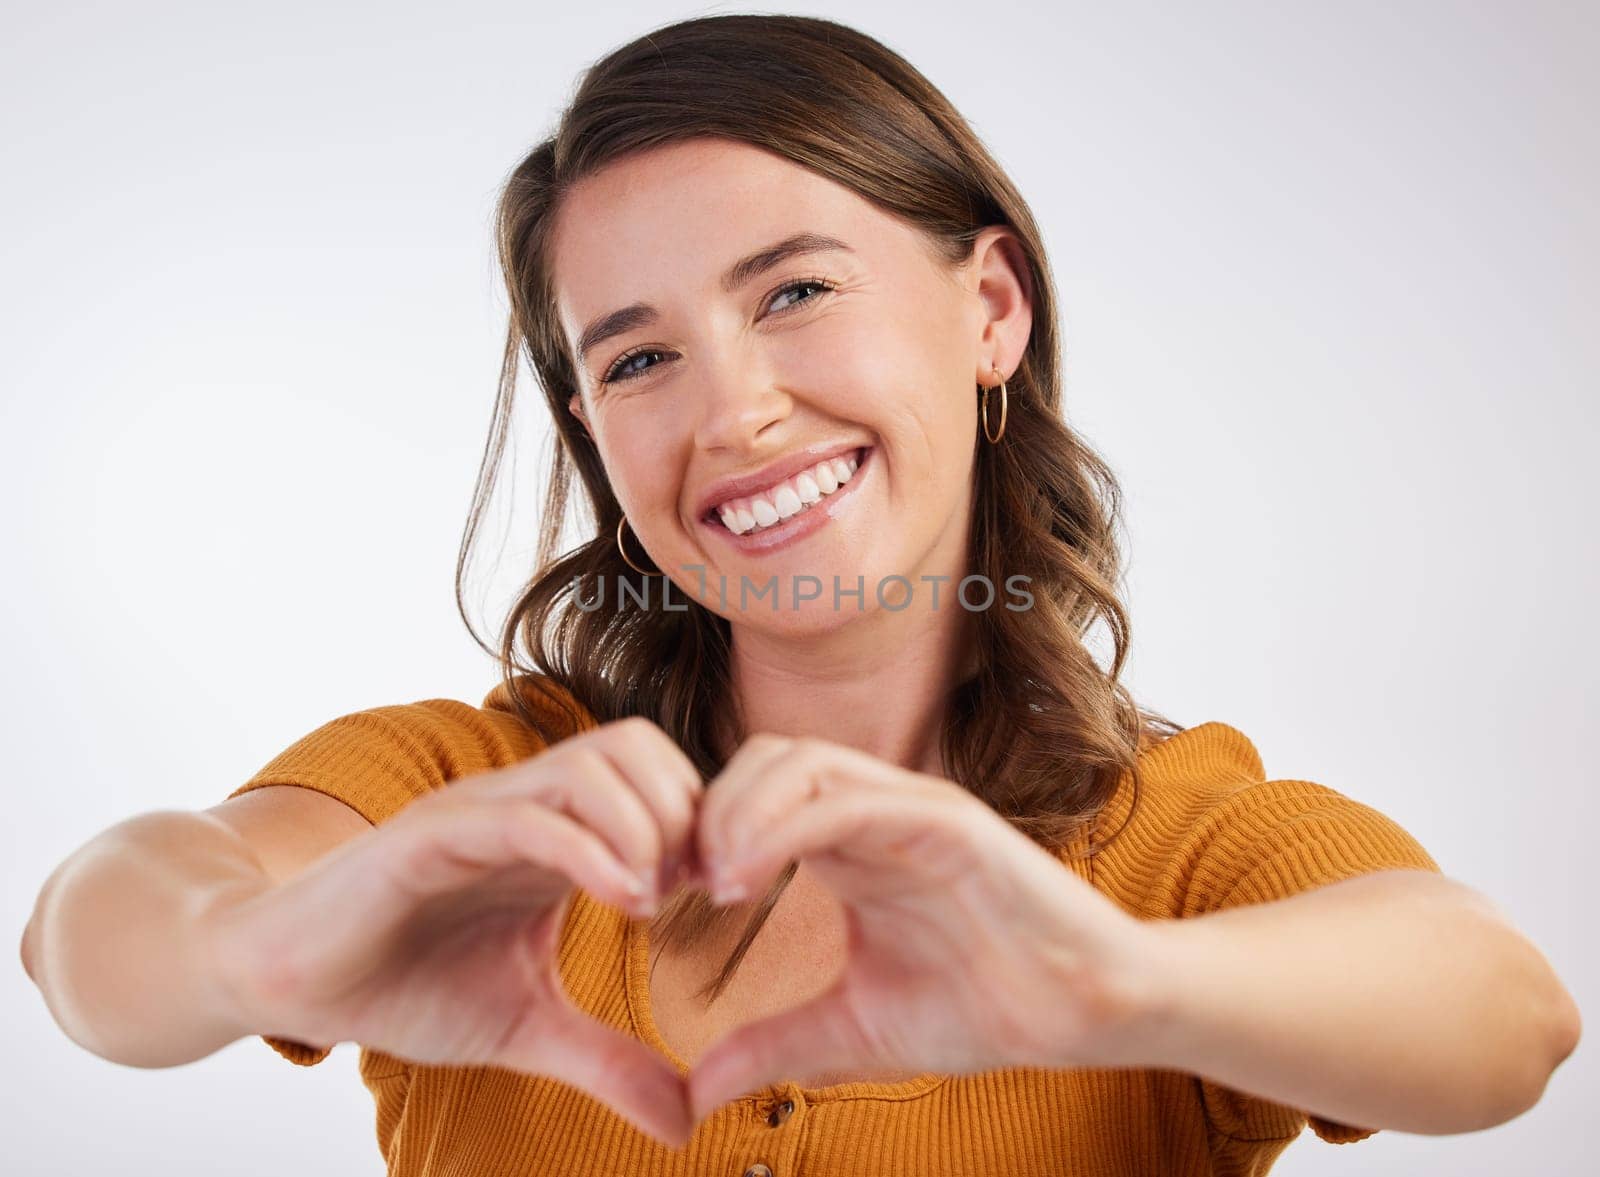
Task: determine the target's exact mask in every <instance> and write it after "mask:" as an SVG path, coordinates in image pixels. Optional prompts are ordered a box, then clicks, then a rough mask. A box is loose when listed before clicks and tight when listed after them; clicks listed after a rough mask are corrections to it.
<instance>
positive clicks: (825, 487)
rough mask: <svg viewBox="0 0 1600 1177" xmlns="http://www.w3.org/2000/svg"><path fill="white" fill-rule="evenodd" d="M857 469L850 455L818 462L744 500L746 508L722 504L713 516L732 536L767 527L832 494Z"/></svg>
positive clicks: (858, 463) (848, 479)
mask: <svg viewBox="0 0 1600 1177" xmlns="http://www.w3.org/2000/svg"><path fill="white" fill-rule="evenodd" d="M859 466H860V462H859V461H858V460H857V459H856V457H855V455H854V454H852V455H850V457H849V458H830V459H828V460H827V461H825V462H818V463H817V464H816V465H815V466H813V467H812V468H811V469H809V470H805V471H802V472H801V473H799V474H797V475H795V476H794V477H793V478H792V479H790V480H788V481H785V482H780V483H779V484H778V485H777V486H776V487H774V488H773V489H772V490H769V491H767V492H765V494H761V495H752V496H750V497H749V498H748V499H747V500H745V502H747V503H748V504H749V505H748V506H747V507H745V506H734V505H733V504H732V503H725V504H723V505H722V506H721V507H719V508H718V509H717V514H718V516H719V517H720V518H721V519H722V523H723V526H725V527H726V528H727V529H728V530H729V531H731V532H733V533H734V534H735V535H743V534H745V533H746V532H748V531H753V530H757V529H759V528H763V527H771V526H772V525H773V524H775V523H779V522H781V521H782V520H784V519H789V518H792V517H793V516H795V515H797V514H799V513H800V512H801V511H803V510H805V508H807V507H809V506H811V505H813V504H815V503H819V502H821V501H822V500H823V499H824V498H826V497H827V496H828V495H831V494H833V493H834V492H835V491H837V490H838V489H839V488H840V487H841V486H843V485H844V484H845V483H846V482H849V481H850V478H851V476H852V475H853V474H855V472H856V469H857V468H858V467H859Z"/></svg>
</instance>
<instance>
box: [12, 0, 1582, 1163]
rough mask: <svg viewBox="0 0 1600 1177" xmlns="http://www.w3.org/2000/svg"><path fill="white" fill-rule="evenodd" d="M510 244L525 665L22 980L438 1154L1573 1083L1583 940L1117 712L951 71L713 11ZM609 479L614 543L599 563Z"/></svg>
mask: <svg viewBox="0 0 1600 1177" xmlns="http://www.w3.org/2000/svg"><path fill="white" fill-rule="evenodd" d="M499 240H500V256H501V262H502V265H503V267H504V269H505V273H506V278H507V287H508V290H509V292H510V296H511V331H510V337H509V340H508V346H507V349H506V363H505V369H504V376H503V380H502V389H501V399H500V403H499V405H498V406H497V412H496V419H495V422H494V425H493V428H492V433H491V446H490V449H489V451H488V453H487V454H486V457H485V462H484V468H483V471H482V477H481V478H480V483H479V501H478V502H477V503H475V505H474V511H473V515H472V519H471V520H470V521H469V526H468V529H467V534H466V537H465V539H464V545H463V566H464V564H465V559H466V556H467V555H468V553H469V551H470V548H471V545H472V541H473V538H474V535H475V531H476V525H477V520H478V518H479V516H480V513H481V508H482V506H483V502H484V500H485V497H486V494H487V491H488V490H489V489H490V488H492V485H493V481H494V478H495V475H496V472H497V470H498V465H499V457H500V448H499V447H500V445H501V443H502V441H503V438H504V430H505V426H506V424H507V422H508V420H509V414H510V412H511V398H512V391H513V389H514V383H515V373H516V367H517V363H518V361H519V359H520V357H521V356H522V355H523V354H524V353H526V355H527V356H528V358H529V360H530V362H531V363H532V364H533V366H534V368H535V370H536V371H537V373H538V375H539V378H540V383H541V385H542V387H543V389H544V391H545V394H546V397H547V400H548V404H549V407H550V410H551V412H552V415H553V418H554V420H555V422H556V427H557V430H558V432H559V434H560V437H561V442H562V444H561V446H560V450H559V453H558V455H557V459H556V464H555V468H554V473H553V477H552V482H551V489H550V495H549V498H548V501H547V502H546V504H545V519H544V533H543V542H542V545H541V553H540V560H539V569H538V571H537V573H536V575H535V576H534V578H533V580H532V581H531V583H530V584H529V585H528V586H527V588H526V589H525V591H524V592H523V594H522V595H521V597H520V599H519V601H518V602H517V604H516V606H515V608H514V610H513V612H512V614H511V616H510V617H509V618H508V620H507V623H506V625H505V627H504V629H503V632H502V634H501V637H500V640H499V643H498V647H497V648H496V649H495V650H494V651H493V652H494V653H495V654H496V656H497V658H498V661H499V663H500V665H501V668H502V681H501V682H500V683H499V685H498V686H497V687H496V688H495V689H494V690H493V691H491V692H490V694H489V695H488V697H487V698H486V699H485V700H484V701H483V704H482V706H479V707H473V706H470V705H468V704H466V703H461V702H457V701H454V700H447V699H430V700H424V701H420V702H415V703H410V704H403V705H394V706H387V707H378V708H373V709H370V710H367V711H361V712H356V713H353V714H350V715H345V716H341V717H339V718H337V719H335V720H333V721H331V722H330V723H328V724H326V725H324V726H323V727H321V728H319V729H317V730H316V731H314V732H312V733H310V734H308V735H307V736H305V737H304V738H303V739H301V740H299V741H297V742H296V743H294V744H293V745H292V746H290V747H289V748H287V749H286V750H285V751H284V752H283V753H282V754H281V755H279V756H277V757H275V758H274V759H273V760H272V762H271V763H269V764H268V765H266V766H265V767H264V768H263V769H262V770H261V771H260V772H258V773H257V774H255V775H254V776H253V777H251V778H250V779H249V780H248V781H247V782H245V784H243V785H242V786H241V787H240V788H238V789H236V790H235V791H234V793H233V794H232V795H231V796H230V798H229V799H228V800H226V801H225V802H223V803H221V804H219V805H218V806H216V807H215V808H213V809H211V810H208V811H206V812H204V813H201V814H190V813H171V812H164V813H153V814H144V815H141V816H139V817H136V818H133V819H130V820H129V821H128V822H125V823H122V824H121V825H119V826H117V827H114V828H113V829H112V830H109V831H106V832H105V833H104V834H102V835H101V836H100V837H99V838H97V839H95V840H94V841H93V842H91V843H90V844H89V845H88V846H86V847H85V848H84V849H83V850H80V851H79V852H78V853H77V854H75V855H74V856H73V857H72V858H70V859H68V861H67V862H66V863H63V864H62V866H61V867H60V868H58V870H57V871H56V872H55V873H54V874H53V875H52V876H51V878H50V880H48V881H47V883H46V884H45V887H44V889H43V890H42V892H41V895H40V898H39V902H38V905H37V908H36V911H35V915H34V918H33V919H32V921H30V924H29V927H28V930H27V934H26V936H25V938H24V943H23V956H24V961H25V963H26V965H27V967H28V970H29V973H30V975H32V976H33V977H34V978H35V980H36V981H37V982H38V984H39V985H40V988H41V990H42V991H43V993H44V995H45V998H46V1000H47V1001H48V1002H49V1004H50V1008H51V1010H52V1012H53V1013H54V1014H55V1016H56V1017H57V1019H58V1021H59V1022H60V1024H61V1025H62V1027H63V1029H64V1030H65V1031H66V1032H67V1033H68V1034H69V1035H71V1036H72V1037H73V1038H74V1039H75V1040H77V1041H79V1042H80V1043H82V1044H84V1045H85V1046H87V1047H89V1048H90V1049H93V1050H96V1051H97V1052H98V1053H101V1054H102V1055H104V1056H105V1057H107V1058H111V1059H114V1060H116V1061H121V1062H125V1063H129V1064H132V1065H142V1066H165V1065H173V1064H175V1063H180V1062H185V1061H189V1060H191V1059H195V1058H199V1057H203V1056H204V1055H206V1054H208V1053H210V1052H211V1051H214V1050H216V1049H218V1048H220V1047H221V1046H223V1045H225V1044H227V1043H229V1042H231V1041H233V1040H235V1039H237V1038H239V1037H241V1036H244V1035H247V1034H262V1035H264V1036H265V1037H266V1039H267V1041H268V1042H269V1043H270V1044H271V1045H272V1046H274V1047H275V1048H276V1049H277V1050H278V1051H280V1052H281V1053H282V1054H284V1055H285V1056H286V1057H288V1058H289V1059H291V1060H292V1061H294V1062H298V1063H302V1064H314V1063H316V1062H318V1061H320V1060H321V1059H322V1058H324V1057H326V1055H327V1053H328V1049H329V1047H328V1044H331V1043H334V1042H337V1041H346V1040H353V1041H356V1042H358V1043H360V1044H361V1045H362V1051H361V1074H362V1076H363V1079H364V1081H365V1082H366V1084H367V1085H368V1087H369V1088H370V1089H371V1091H372V1092H373V1095H374V1098H375V1100H376V1104H377V1132H378V1138H379V1143H380V1146H381V1147H382V1149H383V1152H384V1155H385V1157H386V1160H387V1162H388V1165H389V1169H390V1172H392V1173H397V1174H417V1173H424V1172H471V1173H474V1174H500V1173H505V1174H511V1173H519V1174H520V1173H527V1172H539V1173H558V1172H560V1173H566V1172H571V1173H579V1172H583V1173H589V1172H596V1171H614V1170H623V1171H628V1172H661V1173H666V1172H682V1173H690V1172H702V1171H706V1172H719V1173H720V1172H741V1171H742V1172H744V1173H746V1174H747V1177H770V1175H771V1174H785V1173H788V1172H791V1171H795V1170H797V1169H803V1170H804V1171H805V1172H807V1173H811V1174H819V1175H820V1174H830V1173H839V1174H846V1173H848V1174H856V1173H898V1172H912V1171H916V1172H929V1171H932V1172H939V1173H992V1172H1039V1171H1050V1172H1069V1173H1074V1174H1085V1175H1087V1174H1109V1173H1126V1172H1149V1173H1177V1174H1183V1173H1195V1174H1199V1173H1260V1172H1264V1171H1265V1170H1266V1169H1267V1167H1268V1166H1269V1165H1270V1164H1271V1162H1272V1161H1273V1160H1274V1159H1275V1158H1276V1157H1277V1156H1278V1155H1279V1154H1280V1153H1281V1152H1282V1151H1283V1149H1284V1148H1286V1147H1287V1145H1288V1144H1289V1143H1290V1142H1291V1141H1292V1140H1293V1139H1294V1138H1295V1136H1296V1135H1297V1134H1298V1133H1299V1132H1300V1131H1301V1130H1302V1129H1303V1128H1304V1127H1305V1126H1306V1125H1307V1124H1308V1123H1309V1124H1310V1125H1311V1127H1312V1128H1313V1130H1314V1131H1315V1132H1316V1134H1317V1135H1318V1136H1320V1137H1321V1138H1323V1139H1325V1140H1329V1141H1338V1142H1344V1141H1353V1140H1360V1139H1363V1138H1364V1137H1367V1136H1370V1135H1371V1134H1372V1133H1373V1132H1374V1131H1377V1130H1379V1129H1382V1128H1385V1127H1392V1128H1398V1129H1400V1130H1403V1131H1409V1132H1420V1133H1451V1132H1462V1131H1470V1130H1473V1129H1476V1128H1481V1127H1486V1126H1489V1125H1492V1124H1496V1123H1499V1122H1502V1121H1504V1120H1506V1119H1509V1118H1511V1117H1512V1116H1515V1115H1517V1114H1519V1113H1520V1112H1521V1111H1523V1110H1525V1109H1526V1108H1528V1107H1530V1106H1531V1105H1532V1104H1533V1103H1534V1102H1536V1101H1537V1099H1538V1098H1539V1096H1540V1093H1541V1092H1542V1089H1543V1086H1544V1084H1545V1082H1546V1080H1547V1078H1548V1076H1549V1075H1550V1073H1551V1072H1552V1071H1553V1069H1554V1068H1555V1067H1556V1066H1557V1065H1558V1064H1559V1063H1560V1061H1561V1060H1562V1059H1564V1058H1565V1057H1566V1056H1567V1055H1568V1054H1569V1053H1570V1052H1571V1051H1572V1049H1573V1048H1574V1045H1575V1043H1576V1039H1577V1036H1578V1032H1579V1029H1578V1017H1577V1011H1576V1009H1575V1007H1574V1005H1573V1002H1572V1000H1571V998H1570V996H1569V995H1568V994H1567V992H1566V990H1565V989H1564V988H1563V987H1562V985H1561V983H1560V981H1559V980H1558V979H1557V978H1556V977H1555V976H1554V975H1553V973H1552V972H1551V970H1550V968H1549V966H1548V964H1547V963H1546V962H1545V961H1544V958H1543V957H1542V956H1541V955H1540V953H1539V952H1538V951H1537V949H1536V948H1534V947H1533V946H1532V945H1531V944H1530V943H1528V942H1527V941H1526V940H1525V939H1524V938H1523V937H1522V936H1520V935H1519V934H1518V933H1517V932H1516V930H1515V929H1513V928H1512V927H1510V926H1509V925H1508V924H1507V923H1506V922H1505V921H1504V919H1503V917H1502V916H1500V914H1499V913H1498V911H1497V910H1496V909H1495V908H1494V907H1493V905H1492V904H1491V903H1489V902H1488V901H1487V900H1486V899H1484V898H1483V897H1482V896H1480V895H1478V894H1476V893H1475V892H1473V891H1471V890H1470V889H1468V888H1466V887H1465V886H1463V885H1461V884H1459V883H1456V882H1454V881H1453V880H1450V879H1448V878H1445V877H1444V876H1443V875H1442V873H1441V871H1440V869H1439V867H1438V865H1437V863H1435V862H1434V860H1433V859H1432V858H1431V857H1430V856H1429V854H1428V853H1427V851H1426V850H1424V849H1423V847H1422V846H1421V845H1420V844H1419V843H1418V842H1417V841H1416V840H1415V839H1414V838H1413V837H1412V836H1411V835H1410V834H1409V833H1408V832H1407V831H1405V830H1404V829H1402V828H1401V827H1399V826H1398V825H1397V824H1396V823H1394V822H1393V821H1391V820H1390V819H1388V818H1387V817H1385V816H1384V815H1383V814H1381V813H1379V812H1378V811H1376V810H1374V809H1372V808H1370V807H1368V806H1366V805H1363V804H1361V803H1359V802H1356V801H1354V800H1352V799H1350V798H1348V797H1346V796H1344V795H1342V794H1340V793H1338V792H1335V791H1334V790H1333V789H1330V788H1327V787H1325V786H1322V785H1319V784H1314V783H1311V782H1307V781H1300V780H1290V779H1276V778H1274V779H1268V777H1267V775H1266V773H1265V771H1264V769H1263V766H1262V764H1261V760H1260V757H1259V756H1258V755H1257V753H1256V751H1255V749H1254V747H1253V746H1252V745H1251V743H1250V741H1249V740H1248V739H1247V738H1246V737H1245V736H1244V735H1243V734H1242V733H1241V732H1239V731H1237V730H1236V729H1234V728H1232V727H1230V726H1229V725H1227V724H1223V723H1219V722H1209V723H1205V724H1201V725H1199V726H1197V727H1193V728H1187V729H1185V728H1181V727H1179V726H1178V725H1176V724H1173V723H1171V722H1170V721H1168V720H1165V719H1164V718H1162V717H1160V716H1159V715H1155V714H1153V713H1151V712H1148V711H1145V710H1143V709H1141V708H1140V707H1138V706H1137V705H1136V704H1135V703H1134V702H1133V700H1132V699H1131V698H1130V697H1129V696H1128V693H1127V691H1126V689H1125V688H1124V687H1123V686H1121V685H1120V683H1119V682H1118V678H1119V675H1120V671H1121V668H1122V664H1123V660H1124V656H1125V653H1126V649H1127V641H1128V626H1127V622H1126V617H1125V614H1124V611H1123V609H1122V606H1121V604H1120V601H1119V599H1118V596H1117V593H1116V582H1117V579H1118V574H1119V560H1118V553H1117V548H1116V544H1115V541H1114V532H1115V522H1116V515H1117V487H1116V482H1115V480H1114V479H1113V478H1112V476H1111V474H1110V472H1109V471H1108V470H1107V469H1106V468H1105V467H1104V465H1103V464H1102V463H1101V462H1100V461H1099V459H1098V458H1097V457H1095V455H1094V454H1093V453H1092V452H1091V451H1090V450H1089V449H1088V448H1087V447H1086V446H1085V445H1084V443H1083V442H1082V441H1081V440H1080V439H1079V438H1078V437H1077V436H1076V435H1075V434H1074V433H1073V432H1072V431H1071V430H1070V429H1069V428H1067V426H1066V425H1065V424H1064V422H1063V420H1062V416H1061V407H1060V396H1059V373H1058V355H1057V350H1058V349H1057V338H1056V333H1055V303H1054V294H1053V289H1052V283H1051V278H1050V272H1049V268H1048V266H1047V264H1046V261H1045V257H1044V252H1043V249H1042V246H1041V243H1040V235H1039V232H1038V229H1037V227H1036V226H1035V224H1034V222H1033V219H1032V217H1031V215H1030V214H1029V212H1028V209H1027V206H1026V205H1025V203H1024V202H1023V200H1022V198H1021V196H1020V195H1019V194H1018V193H1017V192H1016V190H1015V189H1014V188H1013V186H1012V185H1011V184H1010V182H1009V181H1008V180H1007V179H1006V177H1005V176H1004V175H1003V173H1002V172H1001V171H1000V169H999V167H998V166H997V165H996V164H995V163H994V161H993V160H992V159H991V158H990V157H989V155H988V154H987V152H986V151H985V150H984V148H983V146H982V145H981V144H980V143H979V142H978V140H977V139H976V138H975V136H974V135H973V134H972V132H971V130H970V129H969V128H968V127H967V126H966V124H965V123H964V122H963V121H962V120H961V118H960V116H959V115H958V114H957V113H956V112H955V111H954V110H953V109H952V108H951V107H950V105H949V103H948V102H947V101H946V100H945V98H944V97H943V96H942V95H941V94H939V93H938V91H936V90H935V89H934V88H933V87H932V86H930V85H929V84H928V82H927V81H926V80H925V79H923V78H922V77H921V76H920V75H919V74H918V73H917V72H916V71H915V70H913V69H912V68H911V66H910V65H908V64H907V63H906V62H905V61H903V60H902V59H901V58H899V57H898V56H896V55H895V54H893V53H892V52H890V51H889V50H888V49H886V48H885V47H884V46H882V45H880V44H878V43H877V42H875V41H873V40H871V39H870V38H867V37H865V36H863V35H861V34H860V33H857V32H855V31H853V30H851V29H848V28H846V27H844V26H841V25H838V24H834V23H831V22H826V21H821V20H812V19H806V18H800V17H785V16H748V15H737V16H719V17H709V18H703V19H697V20H691V21H687V22H684V23H681V24H676V25H672V26H670V27H668V28H664V29H660V30H657V31H655V32H653V33H651V34H649V35H648V36H646V37H643V38H640V39H639V40H638V41H636V42H634V43H632V44H630V45H628V46H625V47H623V48H622V49H620V50H618V51H616V52H615V53H613V54H611V55H610V56H608V57H607V58H605V59H604V60H602V61H600V62H599V63H597V64H596V65H595V66H594V67H593V68H592V69H591V70H590V71H589V72H588V74H587V76H586V77H585V79H584V82H583V85H582V86H581V88H580V89H579V91H578V93H577V94H576V96H575V98H574V101H573V103H572V105H571V107H570V109H569V110H568V111H567V112H566V114H565V116H564V118H563V120H562V122H561V125H560V127H559V128H558V130H557V132H556V134H555V135H554V136H553V137H552V139H550V140H549V141H547V142H545V143H543V144H540V145H539V146H538V147H537V148H536V149H535V150H534V151H533V152H532V153H531V154H530V155H529V156H528V158H527V159H526V160H524V161H523V162H522V164H521V165H520V166H519V167H518V168H517V169H516V171H515V173H514V174H513V176H512V177H511V179H510V182H509V183H508V185H507V187H506V190H505V193H504V196H503V199H502V201H501V205H500V215H499ZM573 467H575V468H576V470H577V473H578V475H579V477H580V478H581V480H582V483H583V489H584V491H585V493H586V495H587V497H588V500H589V504H590V506H591V508H592V511H593V515H594V518H595V520H596V523H597V526H596V528H595V534H594V538H593V539H591V540H590V541H589V542H588V543H586V544H584V545H583V546H581V547H580V548H578V549H577V550H576V551H575V552H572V553H569V554H566V555H563V556H560V557H559V558H558V557H557V555H556V550H555V549H556V538H557V535H558V533H559V529H560V525H561V521H562V519H563V517H564V513H565V507H566V501H567V492H568V489H569V485H570V472H571V469H572V468H573ZM459 571H460V569H459V568H458V574H459ZM1096 621H1103V622H1105V623H1106V624H1107V626H1108V628H1109V630H1110V632H1111V636H1112V639H1113V642H1114V647H1115V649H1114V657H1113V659H1112V665H1111V667H1110V669H1109V671H1107V670H1103V669H1102V668H1101V667H1100V666H1099V665H1098V664H1097V662H1096V661H1095V660H1094V658H1093V657H1092V655H1091V653H1090V651H1089V649H1088V646H1087V643H1086V641H1085V639H1086V636H1087V634H1088V631H1089V629H1090V627H1091V626H1092V625H1093V624H1094V623H1095V622H1096ZM519 645H520V647H521V648H520V649H519ZM708 891H709V892H710V894H708ZM129 927H132V928H136V929H137V934H136V935H134V936H126V935H122V934H120V933H121V931H122V930H123V929H126V928H129ZM1446 950H1447V951H1446ZM107 966H109V967H107Z"/></svg>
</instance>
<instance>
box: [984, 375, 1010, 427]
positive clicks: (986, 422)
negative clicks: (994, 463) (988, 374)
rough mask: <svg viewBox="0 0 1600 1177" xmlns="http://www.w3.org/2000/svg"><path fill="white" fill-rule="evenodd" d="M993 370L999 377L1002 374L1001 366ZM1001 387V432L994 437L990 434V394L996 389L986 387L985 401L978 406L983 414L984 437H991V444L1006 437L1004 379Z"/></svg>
mask: <svg viewBox="0 0 1600 1177" xmlns="http://www.w3.org/2000/svg"><path fill="white" fill-rule="evenodd" d="M991 370H992V371H993V372H994V374H995V376H996V377H998V376H999V375H1000V369H999V368H994V369H991ZM979 387H982V386H981V385H980V386H979ZM999 387H1000V432H999V433H996V434H994V435H993V436H992V437H991V436H990V435H989V394H990V393H991V392H993V391H994V390H993V389H991V388H985V389H984V390H983V402H982V404H980V405H979V406H978V407H979V410H980V411H981V412H982V414H983V435H984V437H987V438H988V439H989V444H990V445H993V444H994V443H995V442H997V441H999V440H1000V439H1001V438H1002V437H1004V436H1005V435H1006V402H1007V396H1006V382H1005V381H1004V380H1001V381H1000V385H999Z"/></svg>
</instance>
